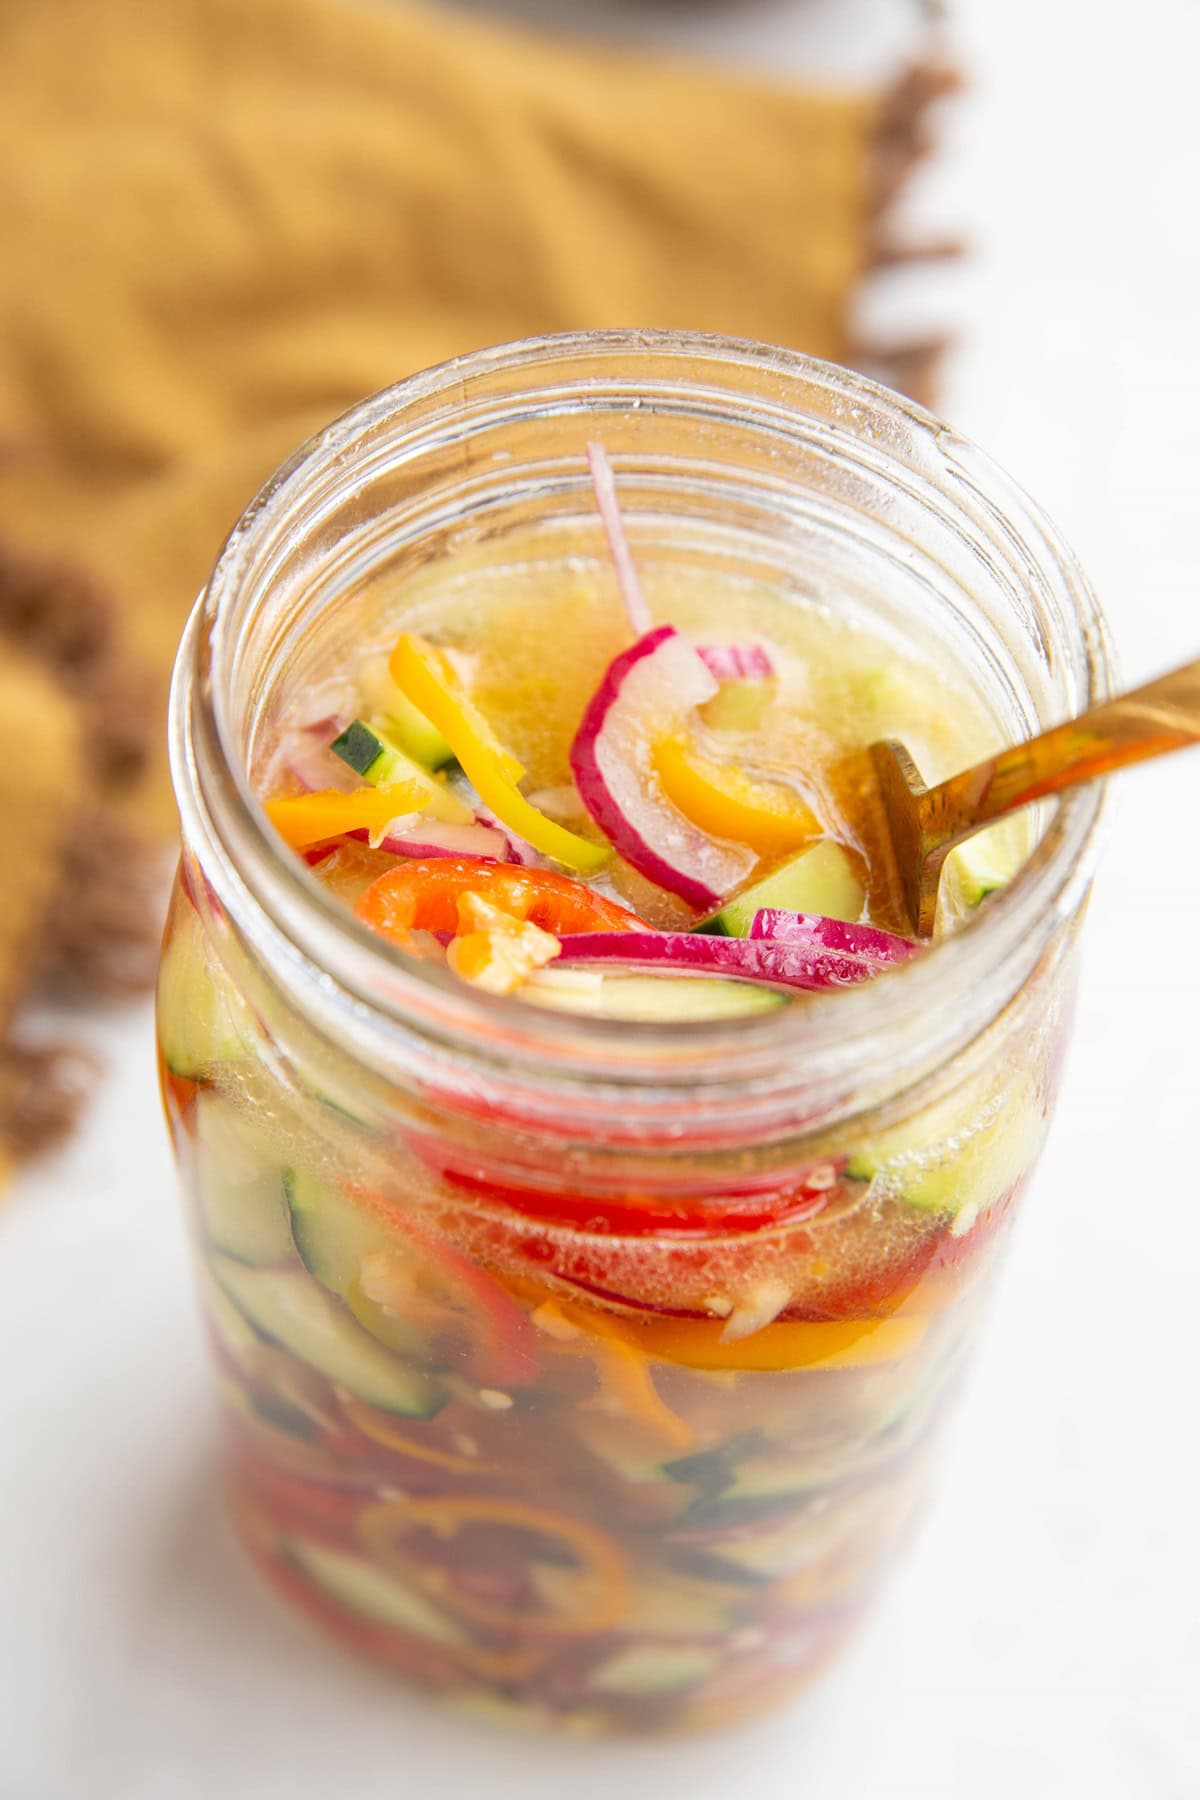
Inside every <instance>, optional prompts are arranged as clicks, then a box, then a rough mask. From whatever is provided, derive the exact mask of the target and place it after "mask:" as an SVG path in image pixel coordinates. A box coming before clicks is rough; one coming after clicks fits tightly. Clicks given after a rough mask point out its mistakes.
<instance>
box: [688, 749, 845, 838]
mask: <svg viewBox="0 0 1200 1800" xmlns="http://www.w3.org/2000/svg"><path fill="white" fill-rule="evenodd" d="M654 765H655V768H656V769H657V771H658V778H659V780H660V781H661V782H662V787H663V792H664V793H665V795H666V796H667V799H668V800H670V801H671V802H672V804H673V805H675V806H677V807H678V808H679V810H680V812H681V813H683V815H684V816H685V818H688V819H690V820H691V821H692V823H693V824H694V825H699V827H700V829H701V830H702V831H707V832H708V833H709V834H710V835H711V836H712V837H718V838H728V839H729V840H730V841H731V842H733V843H736V844H745V845H746V846H747V847H748V848H749V849H751V850H756V851H757V852H758V854H759V855H760V856H783V855H786V854H787V852H788V851H791V850H800V849H802V848H803V847H804V845H805V844H807V843H810V842H811V841H812V840H813V839H814V838H817V837H819V836H820V835H821V825H820V822H819V820H818V819H817V817H816V815H815V813H813V811H812V810H811V808H810V807H808V806H806V805H805V804H804V801H803V800H801V798H800V796H799V795H798V794H796V793H793V792H792V791H791V790H790V789H789V788H785V787H777V786H776V785H775V784H774V783H773V782H766V781H758V780H756V779H755V778H754V777H753V776H751V775H747V774H746V772H745V771H744V770H743V769H739V768H738V766H737V765H736V763H722V762H716V761H714V760H713V758H712V757H709V756H705V754H704V752H703V751H702V750H700V749H699V748H698V747H697V746H696V745H695V744H694V743H692V742H691V740H690V739H684V738H664V739H663V741H662V742H661V743H658V744H656V745H655V746H654Z"/></svg>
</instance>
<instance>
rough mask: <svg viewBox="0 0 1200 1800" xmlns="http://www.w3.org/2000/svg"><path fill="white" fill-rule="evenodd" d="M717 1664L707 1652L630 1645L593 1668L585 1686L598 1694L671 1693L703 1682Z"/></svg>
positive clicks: (714, 1655)
mask: <svg viewBox="0 0 1200 1800" xmlns="http://www.w3.org/2000/svg"><path fill="white" fill-rule="evenodd" d="M718 1661H719V1658H718V1657H717V1656H716V1654H715V1653H714V1652H713V1651H711V1650H701V1649H699V1648H695V1649H689V1648H685V1647H684V1646H683V1645H675V1644H670V1645H665V1644H664V1645H657V1644H632V1645H631V1646H630V1647H629V1649H627V1650H618V1651H617V1654H616V1655H615V1656H610V1657H609V1659H608V1661H607V1662H603V1663H601V1664H600V1666H599V1668H596V1669H593V1670H592V1672H591V1674H590V1675H589V1676H588V1686H589V1688H591V1689H592V1691H593V1692H594V1693H598V1694H673V1693H675V1692H677V1691H678V1690H679V1689H682V1688H689V1687H694V1686H695V1685H696V1683H697V1682H699V1681H705V1680H707V1678H708V1677H709V1676H710V1675H711V1674H712V1673H713V1672H714V1670H715V1669H716V1667H717V1664H718Z"/></svg>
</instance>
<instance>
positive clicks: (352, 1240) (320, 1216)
mask: <svg viewBox="0 0 1200 1800" xmlns="http://www.w3.org/2000/svg"><path fill="white" fill-rule="evenodd" d="M283 1186H284V1192H285V1193H286V1196H287V1205H288V1212H289V1214H290V1219H291V1237H292V1240H293V1241H294V1243H295V1246H296V1249H297V1250H298V1251H299V1252H300V1260H301V1262H302V1263H303V1264H304V1266H305V1268H306V1269H307V1270H308V1272H309V1274H310V1275H313V1276H315V1277H316V1279H317V1280H318V1281H319V1282H320V1283H321V1285H322V1287H326V1288H328V1289H329V1291H330V1293H331V1294H336V1295H337V1296H338V1297H339V1299H343V1300H344V1299H345V1297H346V1295H347V1294H348V1293H349V1291H350V1286H351V1283H352V1282H355V1281H357V1279H358V1275H359V1271H360V1269H361V1267H362V1260H363V1257H364V1256H370V1255H371V1254H372V1253H373V1252H374V1251H376V1250H387V1249H388V1248H389V1247H390V1246H391V1243H392V1239H391V1237H390V1236H389V1234H388V1232H387V1231H386V1230H385V1228H384V1227H383V1226H382V1225H381V1224H380V1223H379V1221H378V1219H375V1218H373V1217H372V1216H371V1214H370V1213H368V1212H366V1211H364V1209H363V1208H362V1207H361V1206H359V1205H358V1204H357V1203H356V1202H355V1201H354V1200H353V1199H351V1198H350V1196H349V1195H348V1194H344V1193H342V1192H341V1190H340V1189H339V1188H338V1187H336V1186H335V1185H334V1183H333V1182H331V1181H326V1180H324V1179H323V1178H322V1177H321V1176H319V1175H313V1174H311V1173H310V1172H309V1171H308V1170H306V1169H300V1168H294V1169H289V1170H288V1172H287V1174H286V1175H285V1177H284V1183H283Z"/></svg>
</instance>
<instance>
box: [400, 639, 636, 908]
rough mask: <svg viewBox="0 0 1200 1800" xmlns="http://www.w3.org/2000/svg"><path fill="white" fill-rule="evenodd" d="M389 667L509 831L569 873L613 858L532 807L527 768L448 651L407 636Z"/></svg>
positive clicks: (584, 870)
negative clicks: (524, 781)
mask: <svg viewBox="0 0 1200 1800" xmlns="http://www.w3.org/2000/svg"><path fill="white" fill-rule="evenodd" d="M388 667H389V669H390V671H391V675H392V680H393V681H394V682H395V683H396V686H397V687H398V688H399V689H400V690H401V692H402V693H403V694H405V695H406V696H407V698H408V699H409V700H411V701H412V703H413V705H414V706H417V707H419V708H420V710H421V711H422V712H423V713H424V714H425V716H426V718H427V719H429V720H430V722H431V723H432V724H434V725H436V726H437V728H438V730H439V731H440V732H441V734H442V736H443V737H444V738H445V739H446V742H447V743H448V744H449V745H450V747H451V749H452V750H453V751H454V754H455V756H457V758H458V760H459V762H460V763H461V764H462V767H463V770H464V772H465V774H466V776H467V779H468V781H470V782H471V784H472V786H473V787H474V789H475V791H476V793H477V794H478V795H479V798H480V799H481V800H482V801H483V803H484V805H485V806H487V807H490V809H491V810H492V812H494V813H495V815H496V817H497V818H498V819H499V820H500V822H501V824H504V825H510V826H511V827H512V829H513V830H514V831H515V832H516V833H517V834H518V836H520V837H523V838H524V839H525V842H526V843H527V844H532V845H533V848H534V849H535V850H540V851H541V852H542V854H543V855H544V856H551V857H553V858H554V860H555V862H560V863H562V864H564V865H565V867H567V868H568V869H578V870H580V871H581V872H582V873H584V874H592V873H594V872H595V871H596V870H597V869H599V868H600V867H601V866H602V865H603V864H604V863H605V862H607V860H608V858H609V857H610V856H611V854H612V852H611V850H610V849H609V848H608V846H607V844H593V843H591V842H589V840H588V839H587V838H582V837H579V836H578V835H577V834H576V833H575V832H573V831H568V830H567V829H566V827H565V826H563V825H558V824H556V823H555V821H554V820H553V819H548V818H547V817H546V815H545V813H540V812H539V811H538V810H537V808H536V807H535V806H531V805H530V804H529V802H528V800H526V798H525V796H524V794H522V793H521V791H520V789H519V788H518V787H517V782H518V781H519V780H520V778H521V776H522V775H523V774H524V773H525V771H524V769H523V767H522V765H521V764H520V763H519V762H517V761H516V759H515V758H514V757H512V756H510V755H509V753H508V752H507V751H506V750H505V749H504V748H503V747H502V746H501V745H500V744H499V743H498V741H497V739H496V737H495V734H494V733H493V731H492V728H491V726H490V725H489V724H488V723H487V720H486V719H485V718H484V717H483V715H482V714H481V713H480V711H479V709H478V707H477V706H476V705H475V703H474V701H472V700H471V699H470V697H469V696H468V695H467V694H466V693H465V692H464V691H463V686H462V683H461V682H460V681H459V678H458V675H457V673H456V672H455V670H454V668H453V666H452V664H451V663H450V661H449V658H448V657H447V656H446V655H445V653H444V652H443V651H441V650H439V649H438V648H437V646H436V645H434V644H427V643H426V642H425V641H424V640H423V639H422V638H419V637H413V636H411V635H410V634H409V633H408V632H405V633H404V635H403V636H402V637H401V638H400V640H399V642H398V643H397V645H396V647H395V649H394V650H393V651H392V654H391V658H390V660H389V663H388Z"/></svg>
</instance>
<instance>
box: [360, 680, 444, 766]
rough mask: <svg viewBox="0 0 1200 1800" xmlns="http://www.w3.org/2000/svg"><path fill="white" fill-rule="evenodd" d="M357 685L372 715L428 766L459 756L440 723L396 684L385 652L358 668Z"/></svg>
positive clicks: (392, 736) (440, 763) (400, 743)
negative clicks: (438, 724) (431, 717)
mask: <svg viewBox="0 0 1200 1800" xmlns="http://www.w3.org/2000/svg"><path fill="white" fill-rule="evenodd" d="M358 689H359V692H360V694H361V695H362V697H363V699H364V700H365V701H366V703H367V708H368V710H369V712H370V715H371V717H372V718H378V719H379V720H380V721H381V722H382V724H383V726H384V729H385V730H386V731H387V733H388V735H389V737H390V738H391V739H392V741H393V743H395V744H398V745H399V746H400V748H401V749H402V750H406V751H407V752H408V754H409V756H415V757H416V759H417V761H418V762H419V763H423V764H424V765H425V767H426V768H427V769H448V768H450V767H451V766H452V765H453V764H454V763H455V762H456V761H457V758H456V757H455V754H454V752H453V750H452V749H451V748H450V746H449V744H448V743H447V742H446V740H445V738H444V737H443V736H442V734H441V732H440V731H439V730H438V728H437V726H436V725H434V724H432V723H431V721H430V720H429V719H427V718H426V717H425V714H424V713H423V712H422V711H421V710H420V708H419V707H416V706H414V705H413V703H412V701H411V700H410V699H409V697H408V695H407V694H406V693H404V692H403V690H402V689H400V688H398V687H397V686H396V683H395V682H394V681H393V680H392V676H391V671H390V670H389V668H388V659H387V657H386V656H378V657H373V658H372V659H371V661H370V662H367V663H364V664H363V666H362V668H361V669H360V670H359V671H358Z"/></svg>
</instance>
